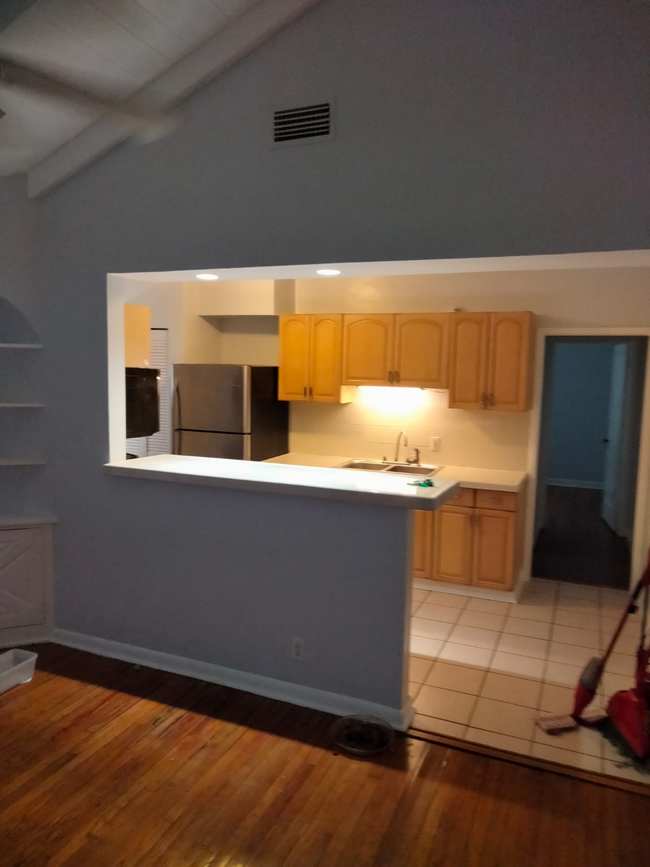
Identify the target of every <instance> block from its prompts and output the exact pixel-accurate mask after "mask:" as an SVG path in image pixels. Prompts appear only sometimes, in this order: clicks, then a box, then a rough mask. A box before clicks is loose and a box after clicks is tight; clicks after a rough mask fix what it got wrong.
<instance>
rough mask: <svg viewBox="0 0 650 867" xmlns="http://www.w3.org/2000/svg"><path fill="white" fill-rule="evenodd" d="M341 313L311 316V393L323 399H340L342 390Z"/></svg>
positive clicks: (333, 400) (318, 398)
mask: <svg viewBox="0 0 650 867" xmlns="http://www.w3.org/2000/svg"><path fill="white" fill-rule="evenodd" d="M342 326H343V316H342V315H341V314H340V313H333V314H329V315H314V316H312V317H311V347H310V376H309V396H310V398H311V399H312V400H315V401H320V402H321V403H337V402H338V401H339V399H340V394H341V342H342Z"/></svg>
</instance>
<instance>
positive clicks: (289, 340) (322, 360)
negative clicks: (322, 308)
mask: <svg viewBox="0 0 650 867" xmlns="http://www.w3.org/2000/svg"><path fill="white" fill-rule="evenodd" d="M342 325H343V316H342V315H341V314H340V313H332V314H318V315H309V314H291V315H286V316H280V365H279V376H278V398H279V399H280V400H312V401H319V402H322V403H343V402H344V401H345V400H349V395H348V394H347V392H346V390H344V389H342V388H341V342H342Z"/></svg>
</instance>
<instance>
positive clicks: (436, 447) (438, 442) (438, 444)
mask: <svg viewBox="0 0 650 867" xmlns="http://www.w3.org/2000/svg"><path fill="white" fill-rule="evenodd" d="M429 448H430V449H431V451H432V452H439V451H440V449H441V448H442V439H441V438H440V437H431V438H430V439H429Z"/></svg>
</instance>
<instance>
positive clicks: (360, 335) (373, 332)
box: [343, 313, 395, 385]
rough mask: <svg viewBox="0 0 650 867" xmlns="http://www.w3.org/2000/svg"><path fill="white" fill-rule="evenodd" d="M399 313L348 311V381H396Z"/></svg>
mask: <svg viewBox="0 0 650 867" xmlns="http://www.w3.org/2000/svg"><path fill="white" fill-rule="evenodd" d="M394 344H395V314H393V313H375V314H365V313H360V314H346V315H345V316H344V317H343V382H344V384H345V385H390V384H391V383H392V381H393V378H392V371H393V352H394Z"/></svg>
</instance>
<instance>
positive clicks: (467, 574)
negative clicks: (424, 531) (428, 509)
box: [432, 506, 474, 584]
mask: <svg viewBox="0 0 650 867" xmlns="http://www.w3.org/2000/svg"><path fill="white" fill-rule="evenodd" d="M473 512H474V510H473V509H468V508H465V507H464V506H443V508H442V509H439V510H438V511H437V512H434V513H433V516H434V526H433V571H432V577H433V578H434V579H435V580H436V581H449V582H451V583H452V584H470V583H471V579H472V534H473V526H472V518H473Z"/></svg>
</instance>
